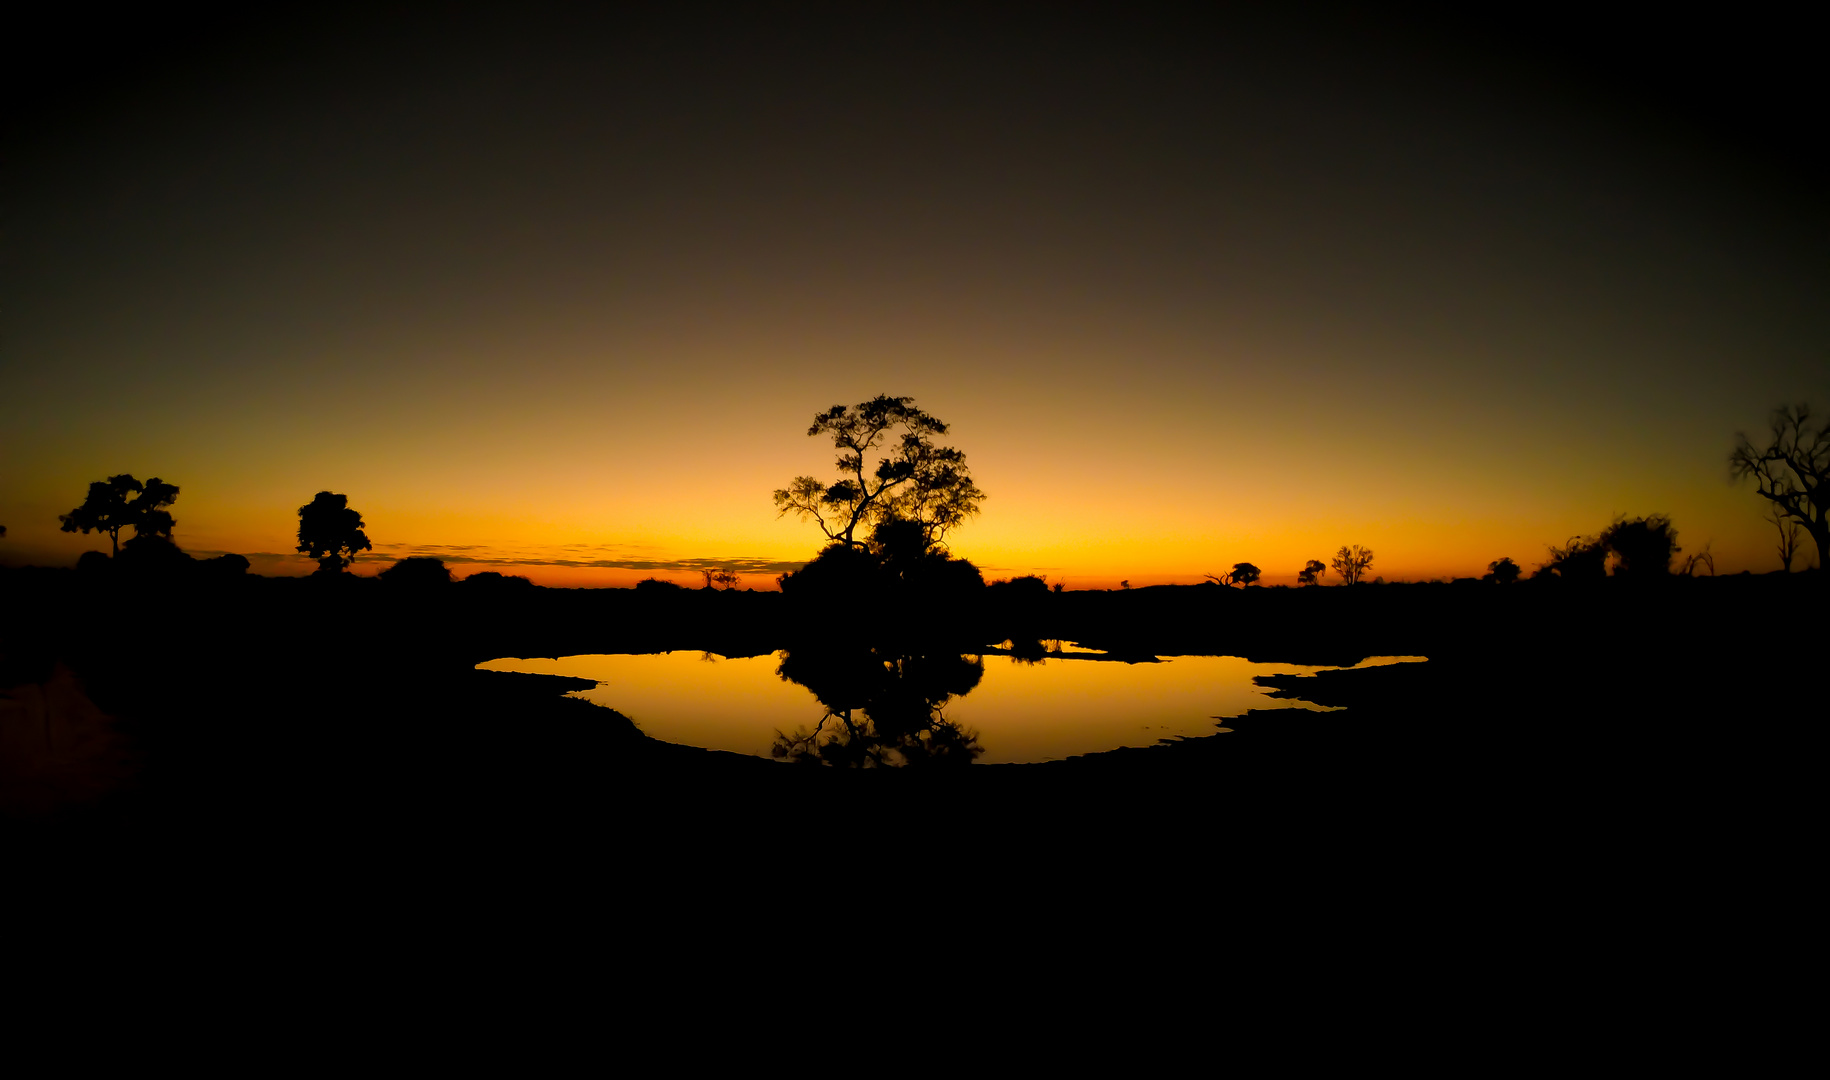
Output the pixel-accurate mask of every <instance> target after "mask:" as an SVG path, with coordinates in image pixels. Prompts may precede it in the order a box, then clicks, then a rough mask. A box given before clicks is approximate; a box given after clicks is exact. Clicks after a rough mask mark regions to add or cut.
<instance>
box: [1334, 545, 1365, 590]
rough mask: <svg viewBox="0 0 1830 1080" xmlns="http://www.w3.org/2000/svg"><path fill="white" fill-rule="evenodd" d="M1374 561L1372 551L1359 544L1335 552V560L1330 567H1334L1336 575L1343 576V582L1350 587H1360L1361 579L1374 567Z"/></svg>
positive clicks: (1343, 546)
mask: <svg viewBox="0 0 1830 1080" xmlns="http://www.w3.org/2000/svg"><path fill="white" fill-rule="evenodd" d="M1372 561H1373V553H1372V549H1370V548H1363V547H1361V546H1360V545H1358V544H1355V545H1353V546H1352V547H1347V546H1345V545H1342V547H1341V550H1339V551H1337V552H1335V554H1334V559H1333V560H1332V561H1331V562H1330V563H1329V565H1331V566H1333V567H1334V572H1335V573H1337V574H1339V575H1341V580H1342V581H1343V582H1345V583H1346V584H1348V585H1358V584H1359V583H1360V578H1361V577H1363V576H1365V574H1366V568H1367V567H1369V566H1371V565H1372Z"/></svg>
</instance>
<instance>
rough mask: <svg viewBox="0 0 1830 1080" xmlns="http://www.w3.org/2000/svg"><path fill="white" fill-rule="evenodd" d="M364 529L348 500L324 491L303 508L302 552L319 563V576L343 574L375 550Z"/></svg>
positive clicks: (300, 525) (301, 511)
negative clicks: (360, 554) (362, 555)
mask: <svg viewBox="0 0 1830 1080" xmlns="http://www.w3.org/2000/svg"><path fill="white" fill-rule="evenodd" d="M362 527H363V526H362V515H361V514H359V513H357V512H356V511H354V510H352V509H350V506H349V497H348V496H346V495H334V494H332V493H331V492H328V491H320V492H318V493H317V495H315V496H313V497H312V500H311V501H310V502H308V503H306V504H305V505H304V506H301V507H299V551H300V552H302V553H304V554H306V555H309V556H311V557H312V558H314V559H316V560H318V572H319V573H321V574H336V573H341V572H342V570H343V568H344V567H346V566H348V565H349V564H350V563H352V562H355V561H356V553H357V552H361V551H368V550H370V548H371V545H370V544H369V538H368V536H367V535H366V534H365V533H363V531H362Z"/></svg>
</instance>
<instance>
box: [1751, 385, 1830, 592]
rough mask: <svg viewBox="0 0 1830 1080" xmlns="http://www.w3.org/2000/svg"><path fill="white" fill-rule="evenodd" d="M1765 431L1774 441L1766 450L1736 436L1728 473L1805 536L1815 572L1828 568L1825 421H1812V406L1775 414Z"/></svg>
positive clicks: (1829, 477)
mask: <svg viewBox="0 0 1830 1080" xmlns="http://www.w3.org/2000/svg"><path fill="white" fill-rule="evenodd" d="M1770 426H1771V431H1772V436H1773V437H1772V440H1771V441H1770V442H1769V443H1768V444H1767V445H1766V446H1765V447H1757V446H1755V445H1754V444H1753V443H1752V442H1750V441H1749V440H1748V437H1747V436H1746V435H1745V434H1740V435H1737V436H1736V438H1737V442H1736V444H1735V450H1734V453H1732V454H1730V455H1729V456H1728V467H1729V471H1730V472H1731V473H1732V474H1733V475H1734V476H1735V478H1736V479H1738V480H1746V479H1751V480H1753V481H1754V484H1755V485H1756V486H1757V487H1758V489H1759V492H1760V497H1761V498H1763V499H1765V500H1767V501H1768V502H1770V503H1772V508H1773V511H1774V513H1775V514H1776V515H1779V516H1781V517H1782V518H1783V519H1786V520H1791V521H1796V522H1797V523H1798V524H1799V525H1800V526H1802V527H1803V528H1804V530H1805V531H1806V532H1808V533H1810V534H1811V539H1813V540H1815V541H1817V566H1818V569H1820V570H1826V569H1830V418H1826V419H1824V420H1818V421H1815V422H1814V421H1813V419H1812V416H1811V406H1809V405H1798V406H1795V407H1793V408H1789V409H1775V410H1774V411H1773V418H1772V422H1771V425H1770ZM1783 533H1784V527H1783V526H1781V534H1782V536H1783Z"/></svg>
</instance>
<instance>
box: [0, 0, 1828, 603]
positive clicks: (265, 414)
mask: <svg viewBox="0 0 1830 1080" xmlns="http://www.w3.org/2000/svg"><path fill="white" fill-rule="evenodd" d="M656 10H657V11H659V10H661V9H656ZM666 10H667V11H669V12H670V14H668V15H667V16H665V17H663V16H661V15H658V14H657V15H652V16H642V15H635V14H629V13H626V12H625V13H622V14H618V15H614V16H603V17H592V18H580V17H576V16H572V15H561V14H555V13H553V12H547V13H545V14H529V15H517V16H514V17H512V18H510V17H507V16H503V15H500V14H497V15H493V16H488V17H485V16H477V15H462V16H455V15H451V14H426V15H421V16H414V17H406V16H400V17H386V18H379V17H377V18H363V19H358V18H350V19H347V20H342V21H339V22H338V24H337V25H335V26H330V25H293V24H290V23H289V24H286V25H278V24H257V23H254V22H247V23H242V24H238V25H234V26H228V27H223V26H216V25H213V24H212V25H210V26H208V27H207V28H206V27H205V25H204V23H203V17H202V16H195V17H189V18H188V21H187V20H186V19H185V18H180V17H177V16H169V17H168V16H159V17H158V18H160V19H164V20H166V21H153V20H154V17H145V18H146V20H147V21H145V22H143V23H141V24H135V25H125V26H114V27H110V28H105V29H103V28H96V27H91V26H83V27H80V28H79V27H75V26H71V27H68V28H66V30H64V31H63V32H61V33H60V34H57V35H55V36H54V37H52V38H51V39H49V40H47V41H45V42H43V43H41V45H42V49H43V50H44V55H45V56H46V57H48V58H49V60H50V61H51V63H50V65H49V69H52V70H58V71H61V72H62V74H61V75H60V76H59V77H58V78H56V79H51V80H48V81H44V82H40V83H34V84H32V85H31V86H29V87H24V88H23V89H20V90H19V93H18V94H15V95H14V101H15V104H16V106H17V108H16V110H15V111H17V113H18V114H19V115H17V116H14V117H12V118H10V119H9V121H8V123H9V127H8V129H7V140H6V148H5V158H6V161H5V165H4V169H5V187H4V195H3V199H4V201H3V204H0V213H3V214H4V217H3V218H0V229H3V230H4V231H3V232H0V245H3V249H0V298H3V299H0V524H3V525H5V526H6V527H7V530H8V532H7V536H6V537H5V538H4V539H0V560H3V561H5V562H7V563H10V564H14V565H17V564H21V563H40V564H62V565H67V564H69V563H71V562H73V561H74V559H75V558H76V556H77V555H78V554H79V553H81V552H82V551H84V550H89V549H94V548H98V547H99V548H101V549H103V550H106V549H107V547H108V543H107V538H106V537H105V536H102V537H97V536H94V535H91V536H80V535H68V534H63V533H60V532H59V531H58V520H57V516H58V514H60V513H64V512H67V511H69V510H70V509H72V508H73V507H74V506H76V504H77V503H79V502H80V501H81V499H82V496H83V493H84V491H85V489H86V487H87V485H88V483H89V482H90V481H92V480H99V479H101V478H103V477H104V476H107V475H111V474H114V473H120V472H130V473H132V474H134V475H136V476H138V477H140V478H142V479H145V478H147V477H149V476H159V477H161V478H163V479H165V480H167V481H168V482H171V483H175V484H177V485H179V486H180V488H181V489H182V494H181V496H180V497H179V499H178V502H177V503H176V505H175V506H173V507H172V512H173V514H174V515H175V516H176V518H177V520H178V526H177V530H176V533H175V534H174V535H175V538H176V539H177V541H178V542H179V544H180V545H182V546H183V547H184V548H185V549H186V550H188V551H191V552H193V553H197V554H205V553H214V552H223V551H232V552H238V553H242V554H245V555H247V556H248V557H249V558H250V559H251V560H253V563H254V569H255V570H256V571H257V572H261V573H300V572H304V571H306V570H309V569H310V568H311V564H310V563H308V562H306V561H305V560H303V558H302V557H300V556H297V555H296V554H293V553H292V549H293V546H294V544H295V542H296V540H295V536H294V534H295V532H296V529H297V524H298V518H297V510H298V508H299V506H301V505H302V504H304V503H306V502H309V501H310V499H311V497H312V495H313V493H315V492H317V491H320V490H325V489H328V490H331V491H335V492H339V493H343V494H347V495H348V496H349V499H350V504H351V505H352V506H354V507H355V508H356V509H358V510H359V511H361V512H362V514H363V516H364V518H365V519H366V521H367V525H368V530H367V531H368V535H369V536H370V537H371V538H372V539H373V540H374V542H375V546H376V550H375V552H374V553H373V554H371V555H365V556H364V557H363V558H362V560H360V561H359V562H358V563H357V569H358V570H360V571H362V572H371V573H372V572H374V571H376V570H378V569H381V568H383V567H385V566H386V565H388V563H389V561H391V560H392V559H394V558H398V557H400V556H402V555H407V554H434V555H439V556H440V557H443V558H445V559H446V560H447V561H448V562H450V563H451V564H452V566H453V568H454V569H455V570H457V572H458V573H459V574H465V573H470V572H474V571H477V570H482V569H495V570H501V571H504V572H508V573H521V574H526V575H527V576H529V577H531V578H533V579H534V580H535V581H537V582H541V583H544V584H605V585H626V584H629V583H632V582H633V581H635V580H637V579H639V578H643V577H648V576H651V575H652V576H660V577H670V578H673V579H675V580H679V581H682V582H687V581H691V582H693V583H697V581H698V575H697V573H696V568H697V567H700V566H707V565H719V566H733V567H736V568H737V569H739V570H741V571H743V572H744V573H745V575H746V577H745V583H746V584H748V585H754V586H756V587H764V586H767V585H770V584H772V581H773V578H774V576H775V575H776V574H778V573H780V572H781V571H783V570H785V569H788V568H791V567H792V566H794V565H796V564H797V563H799V562H801V561H804V560H805V559H807V558H809V557H811V556H812V554H813V553H814V552H815V551H816V550H817V548H818V544H819V540H820V537H819V534H818V532H817V531H816V530H815V529H814V528H813V527H812V526H811V525H808V524H805V523H802V522H799V521H796V520H794V519H793V518H787V519H780V518H778V517H777V515H776V512H775V508H774V506H773V504H772V503H771V500H770V493H771V491H772V490H773V489H775V488H777V487H781V486H783V485H785V484H786V483H787V482H788V481H789V480H790V479H792V478H793V477H794V476H795V475H797V474H803V473H811V474H815V475H820V476H832V475H833V474H832V472H831V464H832V458H833V453H834V452H833V449H832V447H831V445H830V443H828V442H823V441H820V440H816V439H810V438H808V437H807V436H806V434H805V432H806V428H807V426H808V424H809V422H810V421H811V419H812V417H813V415H814V413H815V412H816V411H819V410H821V409H824V408H827V407H829V406H832V405H834V404H853V403H856V402H859V401H863V400H865V399H867V398H870V397H873V396H875V395H878V394H893V395H908V396H912V397H914V398H915V401H916V404H917V405H919V406H920V407H922V408H924V409H926V410H927V411H929V412H931V413H933V414H934V415H936V416H938V417H940V418H941V419H943V420H945V421H946V422H948V423H949V424H950V425H951V426H952V433H951V435H950V436H949V437H948V438H947V439H946V440H945V441H946V442H949V443H951V444H952V445H955V446H958V447H960V448H961V449H963V450H964V451H965V452H966V455H967V460H968V463H969V464H970V466H971V467H972V470H973V474H974V476H975V478H976V479H977V481H978V483H979V485H980V486H981V487H982V488H983V489H984V490H985V491H986V492H987V493H988V494H989V496H990V497H989V499H988V500H987V501H986V502H985V504H984V512H983V514H982V516H981V517H980V518H979V519H977V520H976V521H974V522H972V523H971V524H969V525H967V526H966V527H964V528H962V529H961V530H959V531H958V532H957V533H956V534H955V535H954V537H953V538H952V539H953V550H954V552H955V553H956V554H959V555H961V556H964V557H966V558H969V559H971V560H973V561H974V562H975V563H977V564H978V565H979V566H980V567H981V568H982V569H984V570H985V572H986V575H987V577H1005V576H1010V575H1013V574H1022V573H1031V572H1037V573H1044V574H1047V575H1048V576H1049V577H1050V579H1051V580H1056V579H1061V578H1065V579H1066V580H1067V582H1068V586H1069V587H1070V588H1080V587H1107V586H1111V585H1113V584H1115V583H1116V582H1117V581H1118V580H1120V579H1128V580H1130V581H1131V582H1132V583H1133V584H1134V585H1137V584H1147V583H1156V582H1170V581H1179V582H1186V581H1198V580H1200V578H1201V575H1202V574H1203V573H1204V572H1208V571H1213V572H1220V571H1223V570H1225V569H1226V568H1227V567H1228V566H1230V565H1231V564H1232V563H1234V562H1238V561H1241V560H1249V561H1251V562H1253V563H1256V564H1257V565H1259V566H1261V567H1263V568H1264V569H1265V571H1266V578H1265V580H1266V582H1267V583H1287V582H1289V581H1291V580H1292V579H1293V578H1294V575H1295V573H1296V571H1297V570H1298V569H1299V568H1300V567H1301V565H1302V563H1303V561H1304V560H1305V559H1310V558H1322V559H1326V558H1327V557H1328V555H1329V554H1330V553H1332V552H1333V551H1334V550H1335V549H1336V548H1338V547H1340V546H1341V545H1342V544H1349V543H1358V544H1364V545H1366V546H1368V547H1371V548H1372V549H1374V551H1375V552H1376V553H1377V554H1376V560H1375V563H1374V567H1373V570H1372V573H1375V574H1380V575H1383V576H1385V577H1386V578H1388V579H1422V578H1431V577H1447V576H1460V575H1470V574H1478V573H1481V572H1483V571H1484V570H1485V567H1486V564H1487V563H1488V562H1490V561H1491V560H1493V559H1496V558H1498V557H1500V556H1503V555H1505V556H1511V557H1512V558H1514V559H1516V560H1518V561H1519V562H1520V563H1522V564H1524V565H1526V566H1527V567H1528V568H1529V567H1530V566H1532V565H1534V564H1535V563H1537V562H1540V561H1542V560H1543V559H1544V558H1545V545H1546V544H1547V543H1551V542H1561V541H1563V540H1564V539H1565V538H1567V537H1569V536H1570V535H1572V534H1576V533H1592V532H1596V531H1598V530H1600V529H1601V528H1602V527H1604V526H1605V525H1606V524H1607V523H1608V522H1609V520H1610V519H1611V518H1613V517H1614V516H1616V515H1619V514H1627V515H1634V516H1637V515H1641V514H1647V513H1653V512H1663V513H1668V514H1670V515H1671V516H1672V518H1673V519H1674V521H1675V523H1676V526H1677V529H1678V531H1679V535H1680V542H1681V543H1682V544H1683V546H1684V548H1685V550H1686V551H1687V552H1689V551H1695V550H1698V549H1699V548H1701V547H1702V545H1703V544H1704V543H1705V542H1708V543H1710V544H1711V545H1712V547H1711V550H1712V552H1713V554H1714V556H1715V559H1716V565H1717V567H1718V569H1719V570H1720V571H1722V572H1734V571H1739V570H1743V569H1752V570H1756V571H1766V570H1770V569H1777V567H1778V565H1779V560H1778V557H1777V555H1776V554H1774V552H1773V547H1774V544H1773V537H1774V534H1773V529H1772V526H1770V525H1767V524H1764V523H1763V522H1762V521H1761V517H1760V514H1761V510H1762V505H1761V503H1760V500H1758V499H1757V498H1756V497H1755V496H1754V494H1753V493H1752V492H1751V490H1749V489H1747V488H1745V487H1737V486H1734V485H1733V484H1731V483H1730V481H1729V478H1728V472H1727V456H1728V453H1729V450H1730V449H1731V447H1732V445H1733V442H1734V438H1735V433H1736V432H1737V431H1738V430H1745V431H1747V432H1749V433H1750V434H1756V435H1757V434H1759V433H1761V432H1763V431H1764V429H1765V424H1766V416H1767V414H1768V412H1769V411H1770V410H1771V409H1773V408H1774V407H1775V406H1778V405H1780V404H1783V403H1789V402H1798V401H1810V402H1813V403H1815V404H1816V405H1817V407H1818V408H1820V409H1826V408H1830V355H1827V354H1826V348H1825V346H1826V343H1827V342H1830V334H1827V333H1826V331H1827V330H1830V307H1827V306H1826V303H1825V297H1826V295H1827V293H1826V285H1827V284H1830V281H1827V277H1830V275H1827V273H1826V270H1827V266H1830V264H1827V262H1826V258H1825V255H1826V251H1827V250H1830V249H1827V247H1826V239H1830V236H1827V230H1826V224H1827V223H1830V222H1827V211H1826V206H1827V204H1826V200H1825V199H1824V197H1823V193H1824V190H1825V188H1824V184H1823V181H1824V179H1825V177H1824V176H1823V175H1822V173H1821V172H1820V171H1817V170H1816V168H1815V166H1813V165H1812V164H1810V153H1811V151H1814V150H1815V149H1816V148H1817V147H1818V146H1820V145H1821V141H1822V139H1821V136H1822V121H1821V119H1819V118H1817V117H1815V116H1814V115H1811V114H1810V112H1809V110H1808V108H1807V104H1808V102H1806V103H1801V101H1800V100H1797V99H1794V98H1793V97H1791V96H1790V95H1791V92H1792V91H1794V90H1799V89H1802V88H1803V87H1804V85H1805V80H1804V74H1803V71H1804V69H1803V68H1796V69H1795V68H1794V67H1792V66H1790V65H1793V64H1794V63H1802V62H1803V57H1802V54H1801V52H1800V48H1799V46H1798V44H1796V42H1798V41H1800V40H1802V38H1801V37H1800V35H1799V34H1798V33H1793V32H1788V31H1786V29H1785V28H1783V27H1771V28H1762V29H1758V30H1750V31H1746V32H1740V33H1727V32H1724V33H1717V32H1715V31H1714V30H1711V31H1708V32H1705V31H1704V30H1701V29H1698V30H1695V31H1694V32H1692V33H1690V34H1688V35H1683V34H1677V33H1676V32H1675V31H1670V30H1669V28H1663V29H1661V28H1652V27H1648V28H1641V30H1639V31H1635V32H1632V33H1624V32H1617V31H1611V32H1605V33H1604V32H1602V31H1600V30H1598V29H1596V28H1594V27H1580V28H1578V27H1567V28H1559V27H1555V26H1547V25H1538V26H1530V27H1525V26H1520V27H1497V28H1496V27H1491V26H1488V27H1471V26H1470V27H1462V28H1460V29H1454V28H1442V27H1435V26H1428V27H1426V26H1424V25H1423V24H1421V23H1419V24H1417V25H1407V24H1405V23H1403V22H1402V21H1396V22H1392V21H1381V22H1379V23H1376V24H1375V23H1372V22H1365V21H1361V22H1355V21H1350V20H1342V19H1333V18H1324V17H1321V16H1319V15H1318V16H1316V17H1314V18H1312V19H1310V20H1308V21H1306V22H1298V21H1295V20H1292V21H1290V22H1288V23H1277V24H1269V23H1263V22H1250V21H1246V20H1242V19H1232V20H1228V19H1216V18H1211V17H1210V18H1208V19H1206V20H1204V21H1202V22H1199V23H1195V22H1189V23H1178V22H1176V21H1175V20H1173V19H1169V18H1166V17H1156V18H1132V17H1129V16H1122V15H1120V14H1118V12H1119V11H1121V10H1122V9H1117V8H1114V9H1111V10H1110V11H1107V12H1105V13H1104V14H1098V13H1096V14H1087V13H1086V9H1081V8H1071V9H1070V8H1055V7H1048V6H1043V7H1033V8H1023V9H1014V10H1015V11H1016V13H1015V14H1008V15H1004V16H998V17H990V16H985V15H982V14H974V13H973V11H974V9H969V8H968V9H953V10H952V11H951V13H950V14H944V15H937V14H935V11H937V10H940V9H935V8H930V7H927V6H910V7H907V8H903V9H898V10H901V11H902V14H900V15H896V14H886V13H885V11H877V12H875V13H873V14H871V15H870V16H868V17H859V16H856V15H850V14H842V12H843V11H844V10H845V9H839V8H830V9H829V8H781V9H775V8H749V9H744V10H745V11H746V14H744V15H742V16H732V15H729V14H727V13H725V12H724V11H723V9H718V8H708V9H704V10H702V11H699V12H698V13H697V14H691V13H689V14H685V15H681V14H678V13H677V9H675V8H673V7H671V6H670V7H669V8H667V9H666ZM886 10H892V9H886ZM313 17H318V16H315V15H306V14H304V13H303V12H301V14H300V15H299V19H300V20H301V21H303V20H305V19H307V18H313ZM206 29H207V31H208V32H207V33H206V32H205V30H206ZM1763 57H1764V58H1766V59H1765V60H1763V59H1762V58H1763ZM1768 61H1770V62H1768ZM1742 67H1747V68H1750V69H1755V68H1757V69H1759V74H1757V75H1753V76H1748V75H1746V74H1744V73H1742V71H1741V69H1742ZM21 94H23V95H24V96H23V97H21V96H20V95H21ZM1808 547H1809V545H1807V549H1808Z"/></svg>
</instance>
